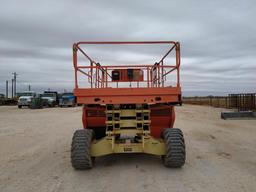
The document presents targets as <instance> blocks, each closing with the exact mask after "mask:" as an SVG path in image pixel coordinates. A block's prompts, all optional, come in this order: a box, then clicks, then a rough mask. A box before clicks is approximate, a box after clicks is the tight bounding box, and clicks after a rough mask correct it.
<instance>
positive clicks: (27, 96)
mask: <svg viewBox="0 0 256 192" xmlns="http://www.w3.org/2000/svg"><path fill="white" fill-rule="evenodd" d="M17 96H18V108H22V107H23V106H27V107H30V105H31V101H32V98H34V97H36V92H34V91H25V92H20V93H17Z"/></svg>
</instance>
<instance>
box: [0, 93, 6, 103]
mask: <svg viewBox="0 0 256 192" xmlns="http://www.w3.org/2000/svg"><path fill="white" fill-rule="evenodd" d="M4 100H5V96H4V94H1V93H0V105H3V104H4Z"/></svg>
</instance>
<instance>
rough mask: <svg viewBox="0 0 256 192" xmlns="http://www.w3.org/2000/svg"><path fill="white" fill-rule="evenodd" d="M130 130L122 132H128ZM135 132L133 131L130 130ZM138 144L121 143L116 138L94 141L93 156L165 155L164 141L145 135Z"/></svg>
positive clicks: (108, 137)
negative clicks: (119, 154)
mask: <svg viewBox="0 0 256 192" xmlns="http://www.w3.org/2000/svg"><path fill="white" fill-rule="evenodd" d="M126 131H128V130H122V131H121V130H120V132H126ZM130 131H133V130H130ZM141 138H142V139H141V141H140V142H138V143H131V142H130V141H129V140H126V141H125V142H124V143H119V142H118V140H117V141H116V140H115V136H113V135H112V136H106V137H104V138H102V139H100V140H98V141H94V142H93V143H92V145H91V156H92V157H99V156H103V155H108V154H113V153H148V154H153V155H165V154H166V149H165V143H164V142H163V140H162V139H156V138H153V137H151V136H150V135H143V136H142V137H141Z"/></svg>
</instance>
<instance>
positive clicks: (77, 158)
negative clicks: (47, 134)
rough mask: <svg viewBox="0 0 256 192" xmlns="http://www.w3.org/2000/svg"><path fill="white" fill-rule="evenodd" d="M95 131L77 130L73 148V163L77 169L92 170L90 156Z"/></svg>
mask: <svg viewBox="0 0 256 192" xmlns="http://www.w3.org/2000/svg"><path fill="white" fill-rule="evenodd" d="M92 138H93V130H91V129H81V130H76V131H75V133H74V135H73V139H72V146H71V163H72V166H73V167H74V168H75V169H90V168H92V166H93V162H92V158H91V155H90V148H91V142H92Z"/></svg>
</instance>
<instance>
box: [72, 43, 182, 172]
mask: <svg viewBox="0 0 256 192" xmlns="http://www.w3.org/2000/svg"><path fill="white" fill-rule="evenodd" d="M128 44H129V45H142V44H144V45H147V44H166V45H169V46H168V51H167V52H166V54H165V55H164V56H163V57H162V58H161V59H160V60H159V61H158V62H155V63H154V64H146V65H145V64H143V65H142V64H141V65H105V66H103V65H101V64H100V63H97V62H95V61H94V60H93V59H92V58H91V57H90V56H88V54H87V53H86V52H85V51H84V46H86V45H87V46H88V45H119V46H120V45H128ZM172 52H174V58H175V60H174V62H175V63H174V64H172V65H169V64H165V59H166V58H167V57H168V56H169V55H170V54H171V53H172ZM81 57H84V58H85V59H86V60H87V61H88V64H87V65H82V64H80V59H81ZM73 64H74V69H75V89H74V94H75V96H76V97H77V103H79V104H83V116H82V120H83V126H84V129H80V130H76V131H75V133H74V135H73V139H72V149H71V162H72V166H73V167H74V168H75V169H88V168H91V167H92V166H93V164H94V163H93V162H94V159H95V157H99V156H103V155H108V154H113V153H147V154H154V155H158V156H161V157H162V159H163V162H164V165H165V166H167V167H182V166H183V165H184V163H185V158H186V152H185V142H184V138H183V133H182V131H181V130H180V129H178V128H173V124H174V121H175V112H174V106H176V105H181V104H182V100H181V87H180V74H179V73H180V44H179V42H174V41H143V42H140V41H139V42H78V43H75V44H74V45H73ZM170 75H174V76H175V80H173V81H175V84H174V85H173V81H171V83H172V85H170V84H169V83H170V80H169V77H168V76H170ZM85 77H87V78H85ZM85 79H86V81H87V82H85Z"/></svg>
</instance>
